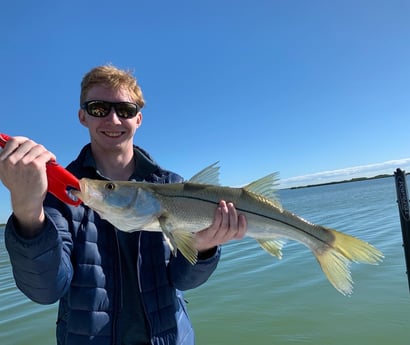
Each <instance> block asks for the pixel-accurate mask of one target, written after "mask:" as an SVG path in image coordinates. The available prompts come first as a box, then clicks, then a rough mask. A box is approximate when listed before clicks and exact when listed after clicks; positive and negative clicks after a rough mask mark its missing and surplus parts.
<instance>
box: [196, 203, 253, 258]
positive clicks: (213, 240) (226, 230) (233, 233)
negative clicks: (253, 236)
mask: <svg viewBox="0 0 410 345" xmlns="http://www.w3.org/2000/svg"><path fill="white" fill-rule="evenodd" d="M246 230H247V221H246V217H245V216H244V215H243V214H238V211H237V210H236V208H235V206H234V204H233V203H230V202H228V203H227V202H226V201H224V200H221V202H220V203H219V205H218V207H217V208H216V210H215V214H214V221H213V223H212V225H211V226H210V227H208V228H207V229H205V230H202V231H200V232H198V233H197V234H196V238H197V249H198V250H206V249H210V248H213V247H215V246H218V245H220V244H223V243H226V242H228V241H230V240H234V239H242V238H243V237H244V236H245V233H246Z"/></svg>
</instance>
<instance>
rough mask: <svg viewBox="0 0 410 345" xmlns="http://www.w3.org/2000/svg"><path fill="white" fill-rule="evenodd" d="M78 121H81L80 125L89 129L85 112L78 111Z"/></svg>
mask: <svg viewBox="0 0 410 345" xmlns="http://www.w3.org/2000/svg"><path fill="white" fill-rule="evenodd" d="M78 119H79V120H80V123H81V124H82V125H83V126H84V127H87V128H88V124H87V120H86V115H85V111H84V110H82V109H80V110H79V111H78Z"/></svg>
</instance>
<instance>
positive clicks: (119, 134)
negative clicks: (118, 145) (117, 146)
mask: <svg viewBox="0 0 410 345" xmlns="http://www.w3.org/2000/svg"><path fill="white" fill-rule="evenodd" d="M102 133H103V134H105V135H106V136H107V137H110V138H118V137H120V136H121V135H122V132H111V131H103V132H102Z"/></svg>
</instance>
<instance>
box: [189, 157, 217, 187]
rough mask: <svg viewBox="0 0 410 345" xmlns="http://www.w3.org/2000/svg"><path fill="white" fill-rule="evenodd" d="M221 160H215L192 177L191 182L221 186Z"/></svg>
mask: <svg viewBox="0 0 410 345" xmlns="http://www.w3.org/2000/svg"><path fill="white" fill-rule="evenodd" d="M218 164H219V162H215V163H214V164H211V165H210V166H208V167H206V168H205V169H203V170H201V171H200V172H199V173H197V174H195V175H194V176H192V177H191V179H190V180H189V182H191V183H199V184H212V185H216V186H219V166H218Z"/></svg>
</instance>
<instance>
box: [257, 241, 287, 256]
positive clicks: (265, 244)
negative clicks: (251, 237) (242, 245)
mask: <svg viewBox="0 0 410 345" xmlns="http://www.w3.org/2000/svg"><path fill="white" fill-rule="evenodd" d="M256 241H258V243H259V245H260V246H261V247H262V248H263V249H264V250H266V251H267V252H268V253H269V254H270V255H273V256H276V257H277V258H278V259H282V247H283V245H284V244H285V241H284V240H282V239H279V238H275V239H272V238H270V239H261V238H258V239H256Z"/></svg>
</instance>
